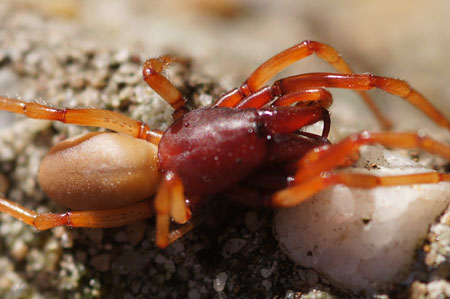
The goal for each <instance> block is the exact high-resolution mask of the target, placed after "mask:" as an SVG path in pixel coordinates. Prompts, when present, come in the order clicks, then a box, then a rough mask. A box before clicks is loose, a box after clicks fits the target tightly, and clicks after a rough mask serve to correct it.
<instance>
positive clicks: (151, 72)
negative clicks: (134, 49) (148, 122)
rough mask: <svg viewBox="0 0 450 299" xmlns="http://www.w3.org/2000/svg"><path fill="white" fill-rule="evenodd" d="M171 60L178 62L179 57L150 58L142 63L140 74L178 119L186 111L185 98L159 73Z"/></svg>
mask: <svg viewBox="0 0 450 299" xmlns="http://www.w3.org/2000/svg"><path fill="white" fill-rule="evenodd" d="M172 62H180V60H179V59H177V58H175V57H172V56H169V55H165V56H161V57H158V58H150V59H148V60H147V61H146V62H145V63H144V68H143V70H142V74H143V77H144V81H145V82H146V83H147V84H148V86H150V88H152V89H153V90H154V91H156V92H157V93H158V94H159V95H160V96H161V97H162V98H163V99H164V100H165V101H166V102H167V103H169V104H170V105H171V106H172V108H173V109H175V111H174V112H173V114H172V116H173V118H174V119H178V118H180V117H181V116H183V114H185V113H186V112H188V110H187V108H186V106H185V104H186V99H185V98H184V97H183V95H182V94H181V92H180V91H179V90H178V89H177V88H176V87H175V86H174V85H173V84H172V83H171V82H170V81H169V80H168V79H167V78H166V77H164V76H163V75H162V74H161V73H162V72H163V71H164V69H166V68H167V67H168V66H169V65H170V64H171V63H172Z"/></svg>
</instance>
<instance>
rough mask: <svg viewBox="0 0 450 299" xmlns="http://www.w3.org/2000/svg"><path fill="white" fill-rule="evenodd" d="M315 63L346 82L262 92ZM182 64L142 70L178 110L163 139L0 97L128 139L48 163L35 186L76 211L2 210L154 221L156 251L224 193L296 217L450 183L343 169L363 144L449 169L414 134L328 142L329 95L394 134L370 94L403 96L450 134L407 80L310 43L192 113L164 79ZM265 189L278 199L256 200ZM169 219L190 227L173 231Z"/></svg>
mask: <svg viewBox="0 0 450 299" xmlns="http://www.w3.org/2000/svg"><path fill="white" fill-rule="evenodd" d="M312 54H316V55H317V56H318V57H320V58H321V59H323V60H324V61H326V62H328V63H329V64H331V65H332V66H333V67H334V68H335V69H336V70H337V71H338V72H339V73H311V74H301V75H296V76H292V77H287V78H283V79H280V80H277V81H275V82H274V83H273V84H272V85H269V86H264V84H265V83H266V82H267V81H269V80H270V79H271V78H272V77H273V76H275V75H276V74H277V73H279V72H280V71H281V70H283V69H284V68H286V67H288V66H289V65H291V64H292V63H294V62H296V61H298V60H301V59H302V58H304V57H307V56H309V55H312ZM173 61H174V58H172V57H170V56H163V57H160V58H156V59H149V60H148V61H146V62H145V64H144V69H143V77H144V80H145V82H147V84H148V85H149V86H150V87H151V88H153V89H154V90H155V91H156V92H157V93H159V94H160V95H161V96H162V98H164V99H165V100H166V101H167V102H168V103H169V104H170V105H171V106H172V107H173V108H174V114H173V116H174V119H175V120H174V122H173V124H172V125H171V126H170V127H169V129H167V130H166V131H165V132H160V131H156V130H151V129H150V128H148V126H147V125H145V124H143V123H141V122H139V121H136V120H133V119H130V118H129V117H127V116H124V115H122V114H119V113H116V112H112V111H107V110H100V109H55V108H51V107H48V106H43V105H40V104H37V103H26V102H23V101H20V100H16V99H10V98H5V97H0V109H2V110H6V111H10V112H14V113H19V114H24V115H26V116H27V117H30V118H38V119H47V120H55V121H61V122H63V123H69V124H77V125H84V126H95V127H102V128H106V129H110V130H112V131H116V132H118V133H121V134H117V133H90V134H87V135H83V136H80V137H78V138H74V139H70V140H65V141H63V142H61V143H59V144H57V145H55V146H54V147H53V148H52V149H51V150H50V152H49V153H48V155H47V156H46V157H45V158H44V160H43V161H42V164H41V167H40V170H39V174H38V180H39V182H40V185H41V187H42V188H43V190H44V191H45V192H46V193H47V194H48V196H49V197H50V198H52V199H54V200H55V201H57V202H58V203H60V204H61V205H63V206H65V207H67V208H69V209H72V210H78V211H71V212H66V213H60V214H58V213H44V214H38V213H36V212H34V211H31V210H28V209H26V208H24V207H22V206H20V205H18V204H16V203H13V202H11V201H9V200H7V199H5V198H0V211H3V212H5V213H8V214H10V215H12V216H13V217H15V218H17V219H19V220H21V221H23V222H25V223H27V224H29V225H32V226H34V227H36V228H37V229H39V230H44V229H49V228H52V227H56V226H60V225H65V226H70V227H91V228H94V227H95V228H99V227H116V226H122V225H126V224H129V223H133V222H136V221H139V220H142V219H146V218H149V217H151V216H153V215H156V244H157V245H158V246H159V247H165V246H167V245H168V244H169V243H170V242H172V241H174V240H176V239H177V238H178V237H179V236H180V235H183V234H184V233H185V232H186V231H188V230H189V229H190V227H191V226H192V225H190V223H192V222H189V220H190V218H191V208H193V207H196V206H197V205H199V204H200V203H201V202H202V201H203V200H204V199H205V198H207V197H208V196H210V195H213V194H216V193H220V192H224V193H226V194H227V195H228V196H229V197H231V198H232V199H235V200H239V201H241V202H243V203H246V204H262V205H266V206H271V207H289V206H293V205H297V204H299V203H301V202H302V201H304V200H306V199H308V198H309V197H311V196H312V195H314V194H315V193H317V192H319V191H321V190H323V189H324V188H327V187H328V186H331V185H334V184H345V185H348V186H354V187H359V188H374V187H378V186H390V185H402V184H417V183H437V182H440V181H450V175H449V174H445V173H438V172H430V173H424V174H411V175H402V176H385V177H376V176H372V175H366V174H364V175H363V174H355V173H345V172H335V171H334V170H335V169H337V168H339V167H343V166H348V165H350V164H351V163H353V162H354V161H355V159H356V158H357V156H358V152H359V151H358V149H359V148H360V147H361V146H363V145H366V144H374V143H376V144H381V145H384V146H388V147H399V148H420V149H423V150H425V151H428V152H430V153H433V154H437V155H440V156H442V157H444V158H446V159H450V145H449V144H444V143H440V142H438V141H436V140H432V139H431V138H429V137H426V136H422V135H420V134H417V133H399V132H387V131H384V132H367V131H364V132H360V133H355V134H353V135H351V136H349V137H348V138H345V139H343V140H342V141H340V142H339V143H337V144H333V145H332V144H331V143H330V142H329V141H328V139H327V137H328V133H329V129H330V118H329V113H328V110H327V108H328V107H329V106H330V105H331V103H332V96H331V94H330V93H329V92H328V91H326V90H325V89H324V88H330V87H332V88H347V89H353V90H357V91H358V92H359V93H360V95H361V96H362V98H363V100H364V101H365V102H366V103H367V104H368V106H369V108H370V109H371V110H372V111H373V112H374V115H375V116H376V117H377V118H378V120H379V122H380V124H381V125H382V126H383V127H384V128H385V129H388V128H389V127H390V122H389V120H387V119H385V118H384V117H383V115H382V114H381V113H380V111H379V110H378V109H377V107H376V106H375V105H374V103H373V102H372V100H371V98H370V97H369V95H367V94H366V93H365V90H369V89H373V88H379V89H382V90H384V91H386V92H388V93H391V94H393V95H396V96H399V97H401V98H403V99H405V100H406V101H408V102H409V103H411V104H412V105H414V106H416V107H417V108H418V109H420V110H421V111H422V112H424V113H425V114H427V115H428V116H429V117H430V118H431V119H432V120H433V121H435V122H436V123H437V124H438V125H440V126H442V127H445V128H450V122H449V120H448V119H447V118H446V117H445V116H444V115H442V114H441V113H440V112H439V111H438V110H437V109H436V108H434V107H433V106H432V105H431V104H430V103H429V102H428V100H427V99H426V98H424V97H423V96H422V95H421V94H419V93H418V92H417V91H415V90H414V89H412V88H411V87H410V86H409V85H408V84H407V83H406V82H404V81H402V80H398V79H392V78H386V77H379V76H375V75H372V74H353V73H352V71H351V69H350V68H349V66H348V65H347V64H346V63H345V61H344V60H343V59H342V58H341V57H340V55H339V54H338V52H337V51H336V50H335V49H334V48H332V47H330V46H328V45H326V44H323V43H319V42H315V41H304V42H302V43H300V44H297V45H295V46H293V47H291V48H289V49H287V50H285V51H282V52H281V53H279V54H277V55H275V56H274V57H272V58H270V59H269V60H267V61H266V62H264V63H263V64H262V65H261V66H259V67H258V68H257V69H256V70H255V71H254V72H253V73H252V74H251V75H250V77H249V78H248V79H247V80H246V81H245V82H244V83H243V84H242V85H241V86H240V87H239V88H236V89H233V90H231V91H230V92H228V93H226V94H224V95H223V96H221V97H220V98H219V100H218V101H217V102H216V103H215V104H214V105H213V106H212V107H207V108H200V109H196V110H193V111H188V109H187V108H186V105H185V103H186V101H185V98H184V97H183V96H182V95H181V93H180V92H179V91H178V90H177V89H176V88H175V87H174V86H173V85H172V84H171V83H170V82H169V81H168V80H167V79H166V78H165V77H164V76H163V75H162V74H161V72H162V71H163V70H164V69H165V68H166V67H167V66H168V65H169V64H170V63H171V62H173ZM316 122H323V130H322V133H321V134H320V135H316V134H312V133H307V132H302V131H300V129H301V128H303V127H305V126H307V125H311V124H314V123H316ZM261 189H264V190H267V192H271V194H272V195H271V196H270V197H269V198H267V197H259V196H258V195H257V194H258V192H253V191H258V190H261ZM255 194H256V195H255ZM263 198H264V199H263ZM171 219H172V220H174V221H175V222H177V223H180V224H185V226H182V227H181V228H180V229H178V230H176V231H174V232H169V224H170V220H171ZM193 219H195V217H194V218H193Z"/></svg>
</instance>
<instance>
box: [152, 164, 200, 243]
mask: <svg viewBox="0 0 450 299" xmlns="http://www.w3.org/2000/svg"><path fill="white" fill-rule="evenodd" d="M155 211H156V241H155V242H156V245H157V246H158V247H160V248H165V247H167V245H169V244H170V243H171V242H172V240H171V238H172V239H173V241H174V240H176V239H178V238H179V236H178V237H176V238H175V237H174V236H176V235H177V234H176V233H174V234H173V235H170V233H169V225H170V218H173V220H174V221H175V222H177V223H180V224H184V223H186V222H187V221H188V220H189V219H190V218H191V211H190V210H189V208H188V207H187V205H186V203H185V197H184V188H183V183H182V182H181V180H180V178H179V177H178V176H177V175H176V174H174V173H171V172H169V173H167V174H165V175H164V177H163V180H162V182H161V184H160V186H159V189H158V192H157V193H156V197H155ZM188 227H189V226H187V227H186V228H188ZM187 231H189V230H187ZM187 231H186V232H187ZM183 234H184V233H183ZM178 235H179V234H178ZM174 238H175V239H174Z"/></svg>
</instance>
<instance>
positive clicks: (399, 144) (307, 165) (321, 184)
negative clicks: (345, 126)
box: [272, 132, 450, 207]
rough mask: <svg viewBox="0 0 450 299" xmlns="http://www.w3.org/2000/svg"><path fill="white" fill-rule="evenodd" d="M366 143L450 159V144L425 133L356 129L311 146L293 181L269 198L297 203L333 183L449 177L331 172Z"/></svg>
mask: <svg viewBox="0 0 450 299" xmlns="http://www.w3.org/2000/svg"><path fill="white" fill-rule="evenodd" d="M367 144H381V145H384V146H387V147H394V148H406V149H410V148H420V149H423V150H425V151H427V152H429V153H432V154H436V155H439V156H442V157H444V158H446V159H449V160H450V145H449V144H444V143H440V142H438V141H436V140H433V139H431V138H429V137H426V136H421V135H419V134H415V133H396V132H375V133H374V132H361V133H356V134H353V135H351V136H349V137H347V138H345V139H344V140H342V141H341V142H339V143H337V144H334V145H330V146H324V147H322V148H321V149H320V150H319V151H314V150H312V151H310V152H308V153H307V154H306V155H305V156H303V157H302V158H301V159H300V161H299V163H298V166H299V170H298V171H297V173H296V175H295V182H294V185H293V186H292V187H290V188H287V189H285V190H282V191H280V192H278V193H276V194H275V195H274V197H273V198H272V205H274V206H278V207H285V206H293V205H297V204H299V203H301V202H302V201H304V200H306V199H307V198H309V197H311V196H312V195H314V194H315V193H317V192H319V191H321V190H323V189H325V188H327V187H328V186H331V185H335V184H345V185H348V186H352V187H359V188H375V187H378V186H392V185H409V184H426V183H437V182H441V181H450V175H449V174H445V173H437V172H430V173H424V174H411V175H400V176H385V177H377V176H373V175H363V174H352V173H333V172H332V170H334V169H335V168H337V167H340V166H343V165H347V164H348V161H349V160H351V159H352V157H353V156H354V155H355V154H357V153H358V152H359V148H360V147H361V146H363V145H367Z"/></svg>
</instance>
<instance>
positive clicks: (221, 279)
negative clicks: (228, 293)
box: [213, 272, 228, 292]
mask: <svg viewBox="0 0 450 299" xmlns="http://www.w3.org/2000/svg"><path fill="white" fill-rule="evenodd" d="M227 279H228V274H227V273H225V272H220V273H219V274H217V276H216V278H215V279H214V281H213V288H214V290H215V291H216V292H222V291H223V290H224V289H225V284H226V283H227Z"/></svg>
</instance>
